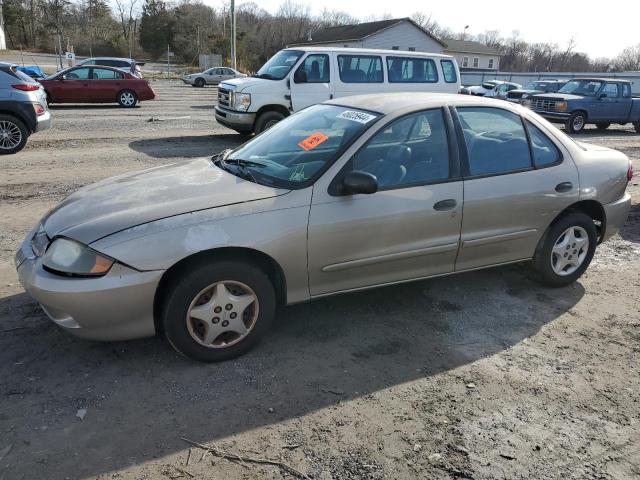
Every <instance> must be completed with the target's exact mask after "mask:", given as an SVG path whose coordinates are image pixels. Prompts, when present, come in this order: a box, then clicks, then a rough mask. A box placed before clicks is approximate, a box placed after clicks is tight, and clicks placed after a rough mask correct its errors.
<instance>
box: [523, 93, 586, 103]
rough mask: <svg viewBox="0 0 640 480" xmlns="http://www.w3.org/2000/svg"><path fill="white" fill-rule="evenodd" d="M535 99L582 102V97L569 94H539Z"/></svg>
mask: <svg viewBox="0 0 640 480" xmlns="http://www.w3.org/2000/svg"><path fill="white" fill-rule="evenodd" d="M535 98H541V99H544V100H566V101H569V100H582V99H583V98H585V97H583V96H582V95H572V94H570V93H546V94H539V95H536V96H535Z"/></svg>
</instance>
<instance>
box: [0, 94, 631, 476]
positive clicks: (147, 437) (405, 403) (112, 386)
mask: <svg viewBox="0 0 640 480" xmlns="http://www.w3.org/2000/svg"><path fill="white" fill-rule="evenodd" d="M154 88H156V90H157V92H158V94H159V98H158V100H157V101H154V102H146V103H143V104H142V105H141V107H139V108H136V109H132V110H123V109H120V108H117V107H112V106H97V107H96V106H89V107H82V106H81V107H75V106H73V107H70V106H65V107H57V108H56V107H54V111H53V115H54V122H55V124H54V128H53V129H51V130H49V131H47V132H43V133H41V134H37V135H35V136H33V137H32V138H30V140H29V143H28V146H27V148H26V149H25V150H24V151H23V152H22V153H20V154H19V155H16V156H11V157H3V158H1V159H0V166H1V168H0V480H3V479H4V480H14V479H66V478H69V479H76V478H100V479H107V478H109V479H112V478H113V479H136V480H138V479H166V478H184V479H190V478H197V479H223V478H224V479H256V478H260V479H262V478H266V479H271V478H273V479H277V478H283V477H285V478H294V476H295V474H294V472H293V471H292V470H290V469H288V468H287V467H286V466H284V465H288V466H289V467H292V468H294V469H296V470H297V471H299V472H302V473H304V474H306V475H308V476H309V477H310V478H314V479H321V480H328V479H381V478H416V479H418V478H420V479H424V478H429V479H431V478H435V479H449V478H466V479H494V478H496V479H497V478H500V479H502V478H506V479H518V478H549V479H552V478H562V479H629V478H632V477H636V478H637V477H638V476H640V426H639V418H640V402H639V400H640V376H639V375H638V364H639V360H640V347H639V343H638V342H639V341H640V314H639V302H638V299H637V296H638V291H639V290H638V287H639V286H640V275H639V273H638V271H639V268H640V244H639V242H640V206H639V203H640V187H638V182H637V180H634V182H633V183H632V185H631V186H630V187H629V189H630V191H631V193H632V195H633V196H634V207H633V210H632V213H631V216H630V218H629V221H628V223H627V225H626V226H625V228H624V229H623V231H622V232H621V234H620V235H618V236H616V237H615V238H613V239H612V240H611V241H609V242H607V243H605V244H604V245H602V246H600V247H599V249H598V251H597V253H596V256H595V259H594V262H593V264H592V266H591V267H590V269H589V270H588V272H587V273H586V275H584V276H583V277H582V278H581V279H580V281H579V282H578V283H576V284H574V285H572V286H570V287H567V288H562V289H553V290H552V289H547V288H544V287H541V286H540V285H539V284H537V283H535V282H534V281H532V280H531V279H530V274H529V271H528V269H527V266H526V265H515V266H510V267H506V268H497V269H493V270H487V271H483V272H473V273H467V274H462V275H458V276H452V277H448V278H439V279H434V280H430V281H423V282H417V283H413V284H409V285H404V286H396V287H389V288H383V289H378V290H374V291H369V292H362V293H356V294H351V295H345V296H339V297H334V298H329V299H324V300H320V301H315V302H312V303H309V304H305V305H297V306H293V307H288V308H285V309H283V310H282V311H281V313H280V315H279V318H278V321H277V323H276V325H275V327H274V329H273V332H272V333H271V334H270V335H269V336H268V338H267V339H266V340H265V341H264V342H263V343H262V344H261V345H260V346H259V347H258V348H257V349H255V350H254V351H252V352H251V353H249V354H248V355H245V356H244V357H242V358H240V359H237V360H234V361H230V362H226V363H221V364H216V365H203V364H198V363H194V362H191V361H189V360H186V359H184V358H182V357H180V356H178V355H177V354H175V353H174V352H173V351H172V350H171V348H170V347H169V346H168V345H167V343H166V342H165V341H163V340H162V339H159V338H154V339H147V340H140V341H132V342H121V343H106V344H105V343H92V342H88V341H85V340H80V339H76V338H74V337H71V336H69V335H67V334H65V333H64V332H62V331H61V330H60V329H59V328H57V327H56V326H55V325H54V324H52V323H51V322H50V321H48V320H47V319H46V318H45V316H44V315H43V314H42V313H41V312H40V310H39V309H38V308H37V306H36V305H35V304H34V303H33V302H32V301H31V300H30V299H29V298H28V297H27V296H26V295H25V294H24V292H23V290H22V288H21V287H20V285H19V284H18V283H17V277H16V274H15V271H14V267H13V262H12V257H13V252H14V251H15V249H16V248H17V247H18V245H19V243H20V241H21V240H22V238H23V237H24V235H25V233H26V232H27V230H28V229H30V228H31V227H32V226H33V225H34V224H35V223H36V222H37V221H38V219H39V218H40V217H41V215H43V214H44V213H45V212H46V211H47V210H48V209H49V208H51V207H52V206H53V205H55V204H56V203H57V202H59V201H60V200H61V199H62V198H63V197H64V196H65V195H67V194H68V193H69V192H71V191H73V190H74V189H76V188H78V187H80V186H82V185H85V184H87V183H90V182H93V181H96V180H99V179H102V178H104V177H107V176H111V175H115V174H119V173H122V172H126V171H130V170H136V169H140V168H144V167H149V166H154V165H160V164H166V163H169V162H173V161H176V160H182V159H188V158H193V157H198V156H204V155H210V154H212V153H214V152H216V151H218V150H220V149H222V148H225V147H232V146H234V145H237V144H239V143H240V142H241V141H242V140H243V138H242V137H240V136H239V135H237V134H235V133H233V132H231V131H229V130H227V129H224V128H221V127H220V126H218V125H217V124H216V123H215V121H214V120H213V114H212V113H213V112H212V107H213V105H214V103H215V89H213V88H206V89H193V88H191V87H188V86H185V85H182V84H179V83H169V82H159V83H156V84H154ZM580 139H581V140H584V141H589V142H594V143H599V144H604V145H607V146H610V147H614V148H617V149H620V150H622V151H624V152H625V153H626V154H627V155H629V156H630V157H631V158H632V159H633V161H634V163H635V165H636V170H637V171H640V136H639V135H636V134H634V133H633V132H632V130H631V129H629V128H622V127H616V128H613V127H612V128H611V130H610V131H607V132H604V133H602V132H598V131H596V130H589V131H588V132H587V133H585V134H583V135H580ZM81 417H82V418H81ZM182 437H185V438H187V439H190V440H192V441H194V442H198V443H201V444H207V445H209V446H213V447H214V448H216V449H217V450H216V451H217V452H218V453H219V452H228V453H234V454H237V455H240V456H241V457H242V459H236V460H235V461H234V460H229V459H221V458H220V457H219V456H217V455H213V454H211V453H207V454H206V455H205V454H204V453H205V451H204V450H202V449H200V448H199V447H196V446H191V445H190V444H189V443H187V442H186V441H184V440H183V439H182ZM251 459H270V460H275V461H278V462H282V465H270V464H264V463H262V464H261V463H254V462H252V461H251Z"/></svg>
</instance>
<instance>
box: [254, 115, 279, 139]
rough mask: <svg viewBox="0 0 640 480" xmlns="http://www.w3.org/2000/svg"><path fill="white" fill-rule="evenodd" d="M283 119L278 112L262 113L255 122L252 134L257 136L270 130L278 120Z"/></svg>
mask: <svg viewBox="0 0 640 480" xmlns="http://www.w3.org/2000/svg"><path fill="white" fill-rule="evenodd" d="M282 119H284V115H283V114H282V113H280V112H275V111H270V112H264V113H262V114H261V115H260V116H259V117H258V119H257V120H256V124H255V126H254V128H253V132H254V133H255V134H256V135H257V134H259V133H262V132H264V131H265V130H268V129H270V128H271V127H273V126H274V125H275V124H276V123H278V122H279V121H280V120H282Z"/></svg>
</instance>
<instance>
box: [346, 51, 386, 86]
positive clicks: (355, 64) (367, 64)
mask: <svg viewBox="0 0 640 480" xmlns="http://www.w3.org/2000/svg"><path fill="white" fill-rule="evenodd" d="M338 71H339V72H340V80H342V81H343V82H344V83H382V82H383V77H382V58H380V57H376V56H374V55H338Z"/></svg>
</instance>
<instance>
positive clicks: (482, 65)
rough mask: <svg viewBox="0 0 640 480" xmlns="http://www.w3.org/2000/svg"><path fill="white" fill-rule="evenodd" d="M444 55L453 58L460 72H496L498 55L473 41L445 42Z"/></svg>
mask: <svg viewBox="0 0 640 480" xmlns="http://www.w3.org/2000/svg"><path fill="white" fill-rule="evenodd" d="M445 41H446V42H447V47H446V48H445V49H444V53H446V54H447V55H451V56H452V57H455V59H456V61H457V62H458V67H460V70H461V71H467V70H468V71H475V70H477V71H498V68H499V67H500V53H499V52H498V51H497V50H496V49H495V48H492V47H488V46H486V45H483V44H482V43H480V42H476V41H473V40H445Z"/></svg>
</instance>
